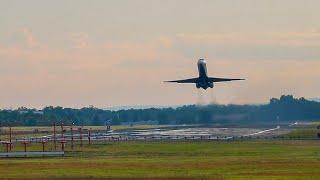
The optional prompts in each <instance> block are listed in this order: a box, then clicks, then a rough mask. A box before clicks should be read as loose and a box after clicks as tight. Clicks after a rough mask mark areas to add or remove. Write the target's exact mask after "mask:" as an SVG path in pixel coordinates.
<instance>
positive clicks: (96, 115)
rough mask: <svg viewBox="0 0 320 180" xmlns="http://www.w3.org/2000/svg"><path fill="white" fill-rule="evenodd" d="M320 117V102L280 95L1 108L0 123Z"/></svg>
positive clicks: (245, 121)
mask: <svg viewBox="0 0 320 180" xmlns="http://www.w3.org/2000/svg"><path fill="white" fill-rule="evenodd" d="M317 119H320V103H319V102H316V101H310V100H306V99H305V98H294V97H293V96H292V95H283V96H281V97H280V98H272V99H270V101H269V103H268V104H261V105H233V104H229V105H220V104H212V105H206V106H197V105H186V106H181V107H178V108H149V109H128V110H118V111H110V110H103V109H99V108H95V107H85V108H81V109H74V108H63V107H52V106H49V107H45V108H43V109H42V110H37V109H28V108H24V107H21V108H18V109H15V110H0V126H48V125H52V124H53V123H61V122H62V123H64V124H66V125H68V124H69V125H70V124H75V125H104V124H105V123H110V124H113V125H118V124H124V123H126V124H134V123H138V122H142V123H147V122H152V123H155V124H212V123H216V124H259V123H273V122H290V121H300V120H303V121H313V120H317Z"/></svg>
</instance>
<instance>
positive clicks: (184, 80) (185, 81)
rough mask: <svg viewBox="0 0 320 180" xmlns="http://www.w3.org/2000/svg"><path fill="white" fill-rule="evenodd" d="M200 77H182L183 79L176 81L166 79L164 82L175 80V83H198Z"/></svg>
mask: <svg viewBox="0 0 320 180" xmlns="http://www.w3.org/2000/svg"><path fill="white" fill-rule="evenodd" d="M197 81H198V78H191V79H182V80H174V81H164V82H174V83H197Z"/></svg>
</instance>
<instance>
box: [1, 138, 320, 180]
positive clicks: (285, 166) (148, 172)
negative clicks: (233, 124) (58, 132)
mask: <svg viewBox="0 0 320 180" xmlns="http://www.w3.org/2000/svg"><path fill="white" fill-rule="evenodd" d="M48 146H51V145H48ZM15 148H17V149H18V150H19V149H20V150H21V147H15ZM30 148H33V149H32V150H37V149H38V150H39V149H40V145H32V146H31V147H30ZM67 150H68V152H67V153H66V156H65V157H56V158H27V159H24V158H15V159H0V174H1V177H2V178H18V177H23V178H30V179H34V178H79V177H81V178H108V177H109V178H127V177H135V178H146V179H147V178H168V177H169V178H180V179H187V178H190V179H194V178H205V179H206V178H208V179H212V178H226V179H248V178H253V179H257V178H259V179H261V178H264V179H269V178H270V179H306V178H313V179H319V178H320V141H316V140H308V141H307V140H304V141H303V140H294V141H293V140H283V141H281V140H273V141H270V140H260V141H234V142H225V141H224V142H205V141H203V142H200V141H198V142H182V141H180V142H114V143H106V144H93V145H85V146H84V147H83V148H82V149H81V148H80V147H79V146H78V145H77V146H76V149H75V150H74V151H71V150H70V147H69V146H67ZM81 150H82V151H81Z"/></svg>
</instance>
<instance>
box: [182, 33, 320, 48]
mask: <svg viewBox="0 0 320 180" xmlns="http://www.w3.org/2000/svg"><path fill="white" fill-rule="evenodd" d="M177 38H178V39H180V40H181V41H184V42H187V43H214V44H228V45H264V46H265V45H268V46H270V45H273V46H298V47H320V31H318V30H310V31H301V32H222V33H178V34H177Z"/></svg>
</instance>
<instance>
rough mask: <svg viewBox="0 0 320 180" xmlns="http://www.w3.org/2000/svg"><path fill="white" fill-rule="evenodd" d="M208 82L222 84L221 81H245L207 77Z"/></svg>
mask: <svg viewBox="0 0 320 180" xmlns="http://www.w3.org/2000/svg"><path fill="white" fill-rule="evenodd" d="M208 80H209V81H210V82H223V81H241V80H245V79H229V78H216V77H209V78H208Z"/></svg>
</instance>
